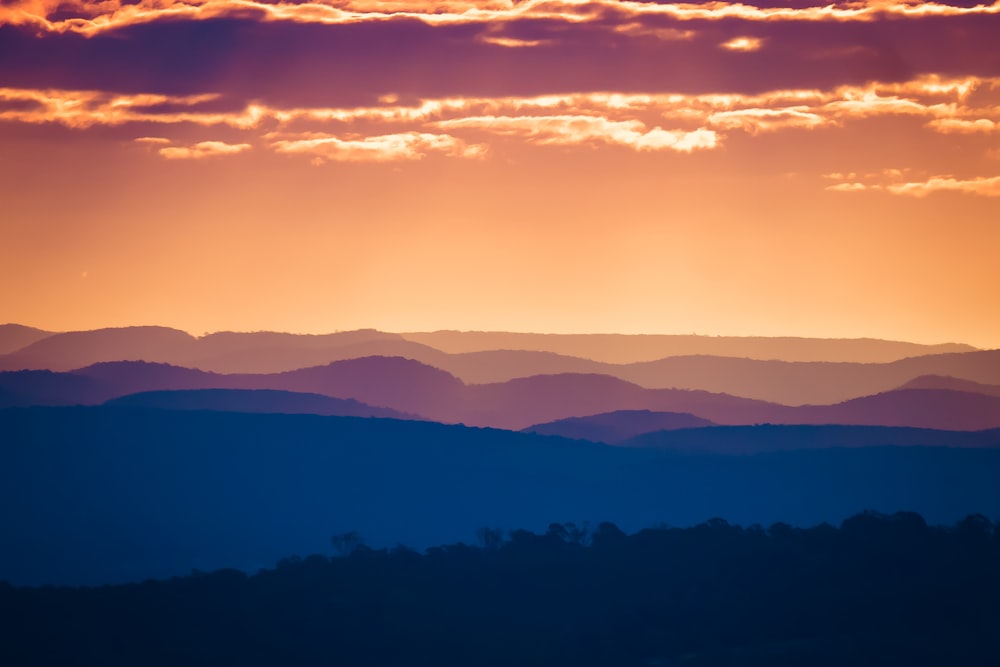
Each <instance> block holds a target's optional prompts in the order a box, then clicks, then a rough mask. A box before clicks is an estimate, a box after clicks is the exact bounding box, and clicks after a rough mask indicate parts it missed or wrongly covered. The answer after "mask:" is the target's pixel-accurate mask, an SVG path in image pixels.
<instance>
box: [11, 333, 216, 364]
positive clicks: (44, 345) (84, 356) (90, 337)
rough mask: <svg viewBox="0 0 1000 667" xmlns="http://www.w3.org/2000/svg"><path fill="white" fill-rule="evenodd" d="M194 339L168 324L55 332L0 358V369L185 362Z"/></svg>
mask: <svg viewBox="0 0 1000 667" xmlns="http://www.w3.org/2000/svg"><path fill="white" fill-rule="evenodd" d="M195 347H196V339H195V338H194V337H193V336H191V335H189V334H186V333H184V332H183V331H178V330H177V329H169V328H167V327H125V328H120V329H97V330H94V331H72V332H68V333H57V334H53V335H51V336H48V337H46V338H42V339H41V340H38V341H37V342H34V343H32V344H30V345H28V346H27V347H24V348H21V349H20V350H17V351H16V352H12V353H11V354H7V355H4V356H3V357H0V370H22V369H43V368H44V369H50V370H57V371H68V370H72V369H74V368H81V367H83V366H89V365H91V364H95V363H99V362H102V361H156V362H164V363H174V364H178V365H184V364H186V363H187V362H189V361H190V360H191V359H192V357H193V355H194V352H195Z"/></svg>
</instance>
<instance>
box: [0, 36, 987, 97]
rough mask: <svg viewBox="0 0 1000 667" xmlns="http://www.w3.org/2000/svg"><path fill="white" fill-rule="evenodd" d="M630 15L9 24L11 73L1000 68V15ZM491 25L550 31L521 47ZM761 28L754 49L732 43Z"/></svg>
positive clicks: (334, 88)
mask: <svg viewBox="0 0 1000 667" xmlns="http://www.w3.org/2000/svg"><path fill="white" fill-rule="evenodd" d="M615 25H618V24H617V22H616V20H612V19H607V18H605V19H604V20H603V21H598V22H595V23H590V24H586V25H583V24H581V25H570V24H566V23H562V22H558V21H552V20H539V19H533V20H525V21H519V22H511V23H507V24H505V25H504V26H503V27H502V29H500V30H497V29H496V28H491V27H489V26H487V25H485V24H463V25H449V26H438V27H434V26H430V25H428V24H426V23H424V22H421V21H418V20H414V19H408V20H407V19H397V20H392V21H384V22H369V23H361V24H355V25H317V24H296V23H286V22H258V21H253V20H241V19H219V20H206V21H173V22H170V21H160V22H155V23H150V24H143V25H136V26H132V27H129V28H125V29H121V30H117V31H114V32H113V33H108V34H99V35H96V36H94V37H91V38H85V37H82V36H79V35H76V34H63V35H54V34H53V35H46V36H44V37H37V36H35V34H34V33H32V32H30V31H27V30H22V29H18V28H15V27H11V26H5V27H0V63H2V64H0V86H5V87H24V88H63V89H92V90H111V91H115V92H121V93H137V92H150V93H152V92H156V93H164V94H170V95H185V94H196V93H210V92H211V93H215V92H218V93H221V94H222V95H223V96H224V99H223V101H219V102H217V103H216V104H218V105H220V106H219V108H235V107H238V106H240V105H242V104H245V103H246V102H248V101H252V100H260V101H262V102H265V103H268V104H273V105H293V106H351V105H360V104H372V103H374V102H375V101H376V100H377V99H378V98H379V96H382V95H385V94H387V93H393V94H396V95H398V96H399V97H400V99H403V100H406V99H416V98H433V97H444V96H458V95H475V96H491V95H538V94H546V93H561V92H573V91H589V90H608V91H621V92H647V91H649V92H654V91H671V92H682V93H707V92H740V93H758V92H762V91H766V90H774V89H782V88H795V87H812V88H830V87H833V86H836V85H841V84H860V83H864V82H866V81H870V80H874V79H878V80H882V81H901V80H905V79H908V78H911V77H913V76H914V75H915V74H919V73H924V72H938V73H942V74H971V75H980V76H995V75H997V74H998V73H1000V52H998V51H997V50H996V49H995V48H994V46H993V45H994V43H995V37H996V35H997V34H1000V17H993V16H988V17H987V16H967V17H940V18H925V19H920V20H892V21H878V22H871V23H862V22H854V23H833V22H820V23H795V24H790V23H783V22H771V23H767V22H746V21H742V20H739V19H725V20H717V21H671V20H666V19H664V18H663V17H654V18H652V19H648V20H645V21H643V22H633V25H639V27H640V28H648V29H649V30H657V29H659V30H663V29H671V30H676V31H678V32H681V31H693V33H694V34H693V35H691V36H690V37H689V38H679V39H666V40H664V39H657V38H656V37H653V36H650V35H644V34H641V32H639V33H637V34H635V35H630V34H626V33H623V32H615V31H614V27H615ZM486 34H490V35H502V36H503V37H507V38H510V39H513V40H523V41H525V42H540V43H539V44H538V45H536V46H524V47H516V46H515V47H511V46H502V45H498V44H491V43H487V42H484V41H483V40H482V37H483V36H484V35H486ZM743 36H751V37H756V38H760V39H762V40H763V47H762V48H761V49H760V50H758V51H756V52H752V53H744V52H733V51H727V50H725V49H722V48H720V45H721V44H722V43H723V42H725V41H727V40H729V39H732V38H734V37H743Z"/></svg>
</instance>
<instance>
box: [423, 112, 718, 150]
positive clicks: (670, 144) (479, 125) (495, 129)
mask: <svg viewBox="0 0 1000 667" xmlns="http://www.w3.org/2000/svg"><path fill="white" fill-rule="evenodd" d="M434 124H435V125H436V126H438V127H441V128H444V129H475V130H481V131H484V132H489V133H492V134H500V135H507V136H520V137H524V138H526V139H527V140H528V141H529V142H530V143H535V144H539V145H576V144H586V143H592V142H595V141H596V142H602V143H606V144H613V145H619V146H627V147H629V148H632V149H634V150H637V151H657V150H672V151H678V152H681V153H690V152H691V151H693V150H698V149H706V148H715V147H716V146H717V145H718V143H719V137H718V135H717V134H716V133H715V132H714V131H712V130H707V129H697V130H693V131H684V130H664V129H661V128H659V127H654V128H652V129H648V128H647V127H646V126H645V125H644V124H643V123H642V122H640V121H638V120H619V121H615V120H609V119H607V118H602V117H599V116H571V115H566V116H472V117H468V118H456V119H451V120H443V121H437V122H436V123H434Z"/></svg>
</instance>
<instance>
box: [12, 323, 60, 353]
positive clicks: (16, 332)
mask: <svg viewBox="0 0 1000 667" xmlns="http://www.w3.org/2000/svg"><path fill="white" fill-rule="evenodd" d="M51 335H52V332H51V331H42V330H41V329H35V328H34V327H26V326H24V325H22V324H0V355H4V354H10V353H11V352H15V351H17V350H20V349H21V348H22V347H27V346H28V345H31V344H32V343H34V342H37V341H40V340H41V339H43V338H48V337H49V336H51Z"/></svg>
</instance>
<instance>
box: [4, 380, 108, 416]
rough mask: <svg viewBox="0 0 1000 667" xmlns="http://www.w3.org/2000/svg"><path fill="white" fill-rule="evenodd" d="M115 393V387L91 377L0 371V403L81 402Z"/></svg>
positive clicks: (58, 403)
mask: <svg viewBox="0 0 1000 667" xmlns="http://www.w3.org/2000/svg"><path fill="white" fill-rule="evenodd" d="M114 395H115V388H114V387H113V386H109V385H108V384H106V383H104V382H101V381H99V380H95V379H94V378H89V377H84V376H80V375H73V374H71V373H55V372H53V371H6V372H0V407H4V408H6V407H11V406H28V405H84V404H94V403H100V402H102V401H104V400H107V399H108V398H110V397H112V396H114Z"/></svg>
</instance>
